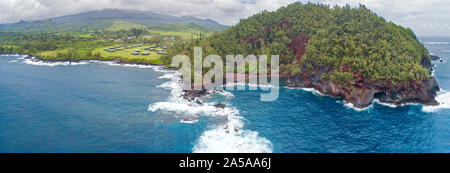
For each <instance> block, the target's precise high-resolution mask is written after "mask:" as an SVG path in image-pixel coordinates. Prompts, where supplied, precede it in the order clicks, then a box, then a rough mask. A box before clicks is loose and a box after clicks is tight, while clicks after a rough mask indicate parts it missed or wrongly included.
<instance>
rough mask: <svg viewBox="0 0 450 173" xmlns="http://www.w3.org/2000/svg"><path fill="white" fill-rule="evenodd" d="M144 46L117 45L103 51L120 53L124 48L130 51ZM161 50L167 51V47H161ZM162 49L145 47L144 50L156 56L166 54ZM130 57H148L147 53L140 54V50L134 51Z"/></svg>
mask: <svg viewBox="0 0 450 173" xmlns="http://www.w3.org/2000/svg"><path fill="white" fill-rule="evenodd" d="M141 46H144V44H143V43H141V44H133V45H126V44H123V45H117V46H115V47H109V48H105V49H104V50H105V51H107V52H116V51H121V50H123V48H122V47H125V49H132V48H137V47H141ZM163 49H167V46H163ZM163 49H158V48H157V46H150V47H145V48H144V50H148V51H153V52H156V53H157V54H167V52H166V51H164V50H163ZM131 54H132V55H150V53H149V52H142V53H141V50H140V49H136V50H134V51H133V52H132V53H131Z"/></svg>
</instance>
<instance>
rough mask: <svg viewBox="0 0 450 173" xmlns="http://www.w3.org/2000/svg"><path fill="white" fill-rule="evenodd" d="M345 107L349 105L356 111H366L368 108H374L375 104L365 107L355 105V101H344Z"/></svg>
mask: <svg viewBox="0 0 450 173" xmlns="http://www.w3.org/2000/svg"><path fill="white" fill-rule="evenodd" d="M344 107H347V108H349V109H353V110H355V111H358V112H361V111H366V110H368V109H370V108H372V107H373V104H372V105H370V106H368V107H365V108H357V107H355V105H353V103H347V102H345V101H344Z"/></svg>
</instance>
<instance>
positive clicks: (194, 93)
mask: <svg viewBox="0 0 450 173" xmlns="http://www.w3.org/2000/svg"><path fill="white" fill-rule="evenodd" d="M207 94H208V91H207V90H205V89H203V90H183V95H182V97H183V98H184V99H186V100H188V101H194V102H196V103H198V104H202V103H201V102H200V100H199V99H198V98H199V97H202V96H205V95H207Z"/></svg>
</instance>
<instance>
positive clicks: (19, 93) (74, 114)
mask: <svg viewBox="0 0 450 173" xmlns="http://www.w3.org/2000/svg"><path fill="white" fill-rule="evenodd" d="M421 40H422V41H423V42H424V43H425V45H426V46H427V47H428V48H429V50H430V52H432V53H434V54H436V55H440V56H441V57H442V58H443V59H444V62H433V64H435V67H434V69H436V71H435V72H434V76H435V77H436V78H437V80H438V82H439V84H440V87H441V88H442V90H443V91H442V92H440V93H439V96H438V101H439V102H441V103H442V104H441V105H440V106H438V107H424V106H421V105H405V106H399V107H395V108H394V107H390V106H386V105H381V104H378V103H374V104H373V106H372V107H371V108H369V109H366V110H363V111H357V110H354V109H353V108H351V107H348V106H345V105H344V103H343V102H342V99H335V98H331V97H323V96H319V95H317V94H315V93H313V92H309V91H304V90H300V89H286V88H284V87H280V96H279V98H278V100H276V101H275V102H260V101H259V98H260V94H261V92H263V91H261V90H257V91H249V90H246V91H228V92H224V93H216V94H211V95H210V96H208V97H207V98H205V99H204V100H203V102H204V103H203V105H198V104H194V103H188V102H185V101H184V100H182V99H180V98H179V97H177V96H178V94H180V88H179V85H178V84H179V83H178V80H179V79H178V78H177V77H176V74H173V72H167V71H164V70H161V69H160V68H158V67H149V66H121V65H118V64H113V63H98V62H90V63H82V64H71V65H67V64H52V65H50V64H44V63H30V62H29V61H25V60H23V59H20V56H3V57H0V152H127V153H129V152H450V103H449V102H450V100H449V98H450V96H449V93H448V92H447V91H450V87H449V86H450V85H449V84H450V65H449V64H448V63H447V60H448V59H449V58H450V38H443V37H439V38H438V37H434V38H433V37H429V38H421ZM214 102H215V103H219V102H222V103H226V104H227V107H226V108H225V109H219V108H215V107H214V106H213V103H214Z"/></svg>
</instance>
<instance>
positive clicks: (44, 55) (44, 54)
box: [38, 49, 67, 57]
mask: <svg viewBox="0 0 450 173" xmlns="http://www.w3.org/2000/svg"><path fill="white" fill-rule="evenodd" d="M58 53H67V49H58V50H52V51H43V52H39V54H38V56H41V57H46V56H48V57H56V54H58Z"/></svg>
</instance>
